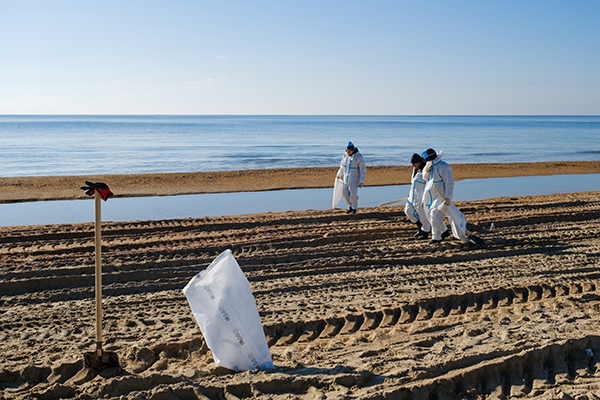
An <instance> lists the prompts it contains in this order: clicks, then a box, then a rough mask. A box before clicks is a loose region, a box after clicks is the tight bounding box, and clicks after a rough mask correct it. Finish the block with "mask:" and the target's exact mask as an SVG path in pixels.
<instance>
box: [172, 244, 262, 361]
mask: <svg viewBox="0 0 600 400" xmlns="http://www.w3.org/2000/svg"><path fill="white" fill-rule="evenodd" d="M183 293H184V294H185V297H186V298H187V301H188V303H189V305H190V308H191V309H192V313H193V315H194V318H195V319H196V322H197V323H198V326H199V327H200V330H201V331H202V335H203V336H204V340H206V345H207V346H208V348H209V349H210V350H211V351H212V353H213V358H214V360H215V364H216V365H217V366H219V367H224V368H228V369H231V370H234V371H247V370H254V369H265V368H273V360H272V359H271V354H270V352H269V347H268V346H267V340H266V338H265V334H264V330H263V327H262V323H261V322H260V316H259V315H258V309H257V308H256V302H255V301H254V297H253V296H252V291H251V288H250V283H249V282H248V279H246V277H245V276H244V273H243V272H242V270H241V268H240V266H239V265H238V263H237V261H236V260H235V258H234V257H233V254H231V250H225V251H224V252H223V253H221V254H220V255H219V256H218V257H217V258H215V260H214V261H213V262H212V263H211V264H210V265H209V266H208V268H207V269H206V270H204V271H202V272H200V273H199V274H197V275H196V276H194V277H193V278H192V279H191V280H190V281H189V283H188V284H187V285H186V286H185V288H184V289H183Z"/></svg>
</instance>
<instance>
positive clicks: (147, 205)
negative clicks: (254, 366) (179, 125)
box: [0, 174, 600, 226]
mask: <svg viewBox="0 0 600 400" xmlns="http://www.w3.org/2000/svg"><path fill="white" fill-rule="evenodd" d="M408 190H409V185H397V186H377V187H365V188H362V189H360V190H359V196H360V199H359V207H378V206H380V205H381V204H383V203H386V202H389V201H393V200H397V199H400V198H403V197H405V196H406V195H407V194H408ZM596 190H600V174H584V175H553V176H528V177H518V178H493V179H471V180H464V181H458V182H456V184H455V188H454V201H471V200H483V199H489V198H494V197H512V196H529V195H542V194H557V193H571V192H586V191H596ZM331 195H332V192H331V189H329V188H327V189H302V190H277V191H266V192H241V193H211V194H195V195H180V196H160V197H130V198H111V199H109V200H108V201H106V202H104V201H103V202H102V220H103V221H144V220H159V219H178V218H201V217H217V216H223V215H240V214H257V213H264V212H279V211H302V210H325V209H328V208H331ZM400 204H403V202H398V203H395V204H394V205H400ZM340 207H343V208H345V205H344V201H343V200H342V202H341V204H340ZM359 212H360V211H359ZM93 221H94V201H93V200H92V199H86V200H65V201H39V202H29V203H14V204H0V226H16V225H46V224H64V223H85V222H93Z"/></svg>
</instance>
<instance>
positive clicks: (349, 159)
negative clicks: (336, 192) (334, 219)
mask: <svg viewBox="0 0 600 400" xmlns="http://www.w3.org/2000/svg"><path fill="white" fill-rule="evenodd" d="M337 177H338V178H340V179H341V180H342V181H343V182H344V187H343V190H342V196H344V199H345V200H346V204H348V207H349V208H348V211H346V213H347V214H350V213H352V214H356V209H357V208H358V188H361V187H363V185H364V184H365V178H366V177H367V167H366V166H365V160H364V158H363V156H362V154H360V152H359V151H358V147H354V144H353V143H352V142H348V146H347V147H346V152H345V153H344V155H343V156H342V161H341V163H340V169H339V171H338V173H337Z"/></svg>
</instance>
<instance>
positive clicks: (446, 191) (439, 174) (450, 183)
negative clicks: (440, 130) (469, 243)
mask: <svg viewBox="0 0 600 400" xmlns="http://www.w3.org/2000/svg"><path fill="white" fill-rule="evenodd" d="M421 157H422V158H423V159H424V160H425V161H426V164H425V168H423V177H424V178H425V180H426V181H427V183H426V184H425V190H424V194H423V204H424V206H425V211H426V213H427V218H428V219H429V222H430V223H431V241H430V242H429V243H431V244H435V243H440V242H441V241H442V240H443V239H445V238H447V237H448V236H450V230H449V229H448V227H447V226H446V224H445V223H444V215H446V211H447V210H448V207H447V206H449V205H450V203H451V202H452V195H453V194H454V177H453V176H452V167H451V166H450V165H449V164H448V163H446V162H445V161H443V160H442V154H441V153H440V154H437V153H436V152H435V150H433V149H427V150H425V151H424V152H423V154H421ZM444 206H446V207H444ZM447 216H448V218H450V216H449V215H447Z"/></svg>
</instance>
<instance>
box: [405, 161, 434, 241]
mask: <svg viewBox="0 0 600 400" xmlns="http://www.w3.org/2000/svg"><path fill="white" fill-rule="evenodd" d="M410 163H411V164H412V166H413V173H412V178H411V180H410V182H411V185H410V192H409V193H408V198H407V200H406V205H405V206H404V214H406V216H407V217H408V219H409V220H410V222H412V223H413V224H416V225H417V227H418V228H419V229H418V230H417V233H415V237H416V238H417V239H427V238H428V237H429V232H430V231H431V224H430V223H429V219H427V212H426V211H425V209H424V208H423V193H424V191H425V184H426V181H425V178H423V168H424V167H425V160H424V159H423V157H421V156H420V155H418V154H416V153H415V154H413V155H412V157H411V159H410Z"/></svg>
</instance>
